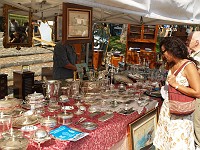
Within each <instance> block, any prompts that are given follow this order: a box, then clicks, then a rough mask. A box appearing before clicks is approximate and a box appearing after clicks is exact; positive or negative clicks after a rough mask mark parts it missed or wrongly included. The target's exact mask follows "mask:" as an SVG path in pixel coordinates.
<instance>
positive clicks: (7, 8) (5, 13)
mask: <svg viewBox="0 0 200 150" xmlns="http://www.w3.org/2000/svg"><path fill="white" fill-rule="evenodd" d="M13 10H15V11H19V12H20V13H23V12H25V13H27V16H28V22H29V24H28V27H29V30H28V38H27V42H26V43H11V42H9V11H13ZM3 16H4V33H5V36H4V39H3V45H4V47H5V48H9V47H15V46H17V48H19V49H20V47H31V46H32V36H33V32H32V30H33V26H32V12H31V11H29V12H26V11H23V10H20V9H18V8H15V7H12V6H10V5H6V4H4V7H3Z"/></svg>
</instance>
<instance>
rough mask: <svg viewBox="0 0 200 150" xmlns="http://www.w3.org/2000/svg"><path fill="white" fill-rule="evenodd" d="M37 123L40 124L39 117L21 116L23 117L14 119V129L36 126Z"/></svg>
mask: <svg viewBox="0 0 200 150" xmlns="http://www.w3.org/2000/svg"><path fill="white" fill-rule="evenodd" d="M37 123H38V117H37V116H34V115H30V116H21V117H18V118H15V119H14V121H13V127H16V128H21V127H23V126H27V125H35V124H37Z"/></svg>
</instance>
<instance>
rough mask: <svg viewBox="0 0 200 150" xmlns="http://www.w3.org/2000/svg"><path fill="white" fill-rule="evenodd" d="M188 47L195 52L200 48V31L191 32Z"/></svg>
mask: <svg viewBox="0 0 200 150" xmlns="http://www.w3.org/2000/svg"><path fill="white" fill-rule="evenodd" d="M186 45H187V47H188V48H189V49H190V50H191V51H193V52H195V51H199V50H200V31H194V32H191V33H189V35H188V38H187V41H186Z"/></svg>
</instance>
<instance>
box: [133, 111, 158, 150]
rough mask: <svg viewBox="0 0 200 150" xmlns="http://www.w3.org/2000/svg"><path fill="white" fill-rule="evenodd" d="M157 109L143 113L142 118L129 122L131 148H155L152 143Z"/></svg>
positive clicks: (148, 149) (134, 149)
mask: <svg viewBox="0 0 200 150" xmlns="http://www.w3.org/2000/svg"><path fill="white" fill-rule="evenodd" d="M157 120H158V109H157V108H156V109H153V110H152V111H150V112H148V113H147V114H145V115H144V116H143V117H142V118H139V119H138V120H136V121H134V122H133V123H130V124H129V143H130V144H129V145H130V149H131V150H156V148H155V146H154V145H153V139H154V137H155V130H156V124H157Z"/></svg>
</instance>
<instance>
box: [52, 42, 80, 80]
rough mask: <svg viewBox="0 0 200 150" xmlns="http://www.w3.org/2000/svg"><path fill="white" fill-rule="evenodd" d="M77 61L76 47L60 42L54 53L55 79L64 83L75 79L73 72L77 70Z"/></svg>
mask: <svg viewBox="0 0 200 150" xmlns="http://www.w3.org/2000/svg"><path fill="white" fill-rule="evenodd" d="M76 60H77V56H76V52H75V50H74V47H73V46H72V45H70V44H63V43H62V42H61V41H59V42H58V43H57V44H56V46H55V47H54V52H53V79H55V80H62V81H64V80H65V79H68V78H73V72H74V71H76V70H77V68H76V66H75V64H76Z"/></svg>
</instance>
